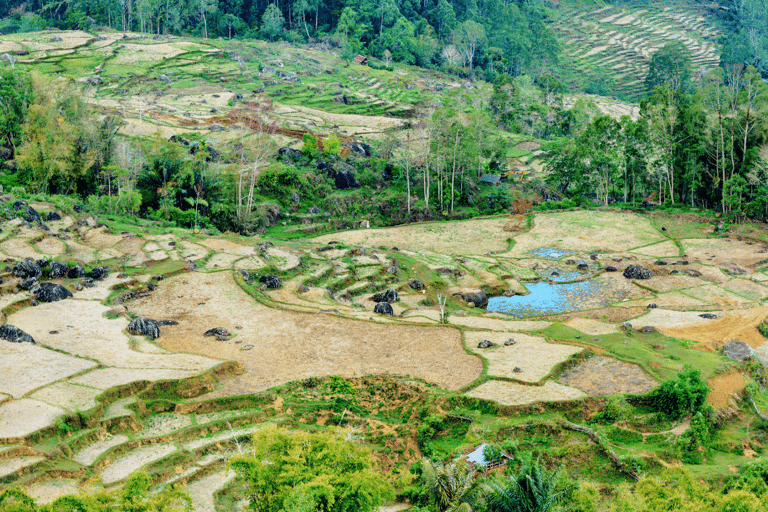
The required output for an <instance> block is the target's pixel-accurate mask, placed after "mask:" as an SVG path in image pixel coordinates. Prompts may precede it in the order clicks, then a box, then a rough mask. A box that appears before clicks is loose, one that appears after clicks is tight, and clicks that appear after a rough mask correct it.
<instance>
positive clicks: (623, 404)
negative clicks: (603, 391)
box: [593, 396, 633, 425]
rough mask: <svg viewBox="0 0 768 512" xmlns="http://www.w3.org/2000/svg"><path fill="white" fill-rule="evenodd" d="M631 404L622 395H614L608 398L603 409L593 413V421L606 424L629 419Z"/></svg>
mask: <svg viewBox="0 0 768 512" xmlns="http://www.w3.org/2000/svg"><path fill="white" fill-rule="evenodd" d="M632 412H633V409H632V406H631V405H629V404H628V403H627V401H626V399H625V398H624V397H623V396H615V397H611V398H609V399H608V401H607V402H606V403H605V405H604V406H603V410H602V411H600V412H599V413H597V414H595V416H594V418H593V419H594V421H596V422H597V423H601V424H603V425H607V424H609V423H615V422H617V421H621V420H626V419H629V418H630V417H631V416H632Z"/></svg>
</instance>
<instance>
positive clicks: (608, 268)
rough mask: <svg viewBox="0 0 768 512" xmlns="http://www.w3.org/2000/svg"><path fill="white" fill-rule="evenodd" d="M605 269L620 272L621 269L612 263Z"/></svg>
mask: <svg viewBox="0 0 768 512" xmlns="http://www.w3.org/2000/svg"><path fill="white" fill-rule="evenodd" d="M605 271H606V272H618V271H619V269H617V268H616V267H614V266H612V265H608V266H607V267H605Z"/></svg>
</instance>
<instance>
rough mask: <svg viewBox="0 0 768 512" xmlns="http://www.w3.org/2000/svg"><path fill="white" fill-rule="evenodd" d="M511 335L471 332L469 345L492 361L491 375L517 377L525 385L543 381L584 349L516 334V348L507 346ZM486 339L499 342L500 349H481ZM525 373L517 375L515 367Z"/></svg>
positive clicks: (489, 371) (490, 362) (489, 372)
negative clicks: (560, 365)
mask: <svg viewBox="0 0 768 512" xmlns="http://www.w3.org/2000/svg"><path fill="white" fill-rule="evenodd" d="M509 338H510V336H509V335H508V334H499V333H487V332H470V333H467V334H466V339H467V345H468V346H469V347H471V349H472V351H473V352H475V353H476V354H482V355H483V356H484V357H485V358H486V359H487V360H488V375H491V376H494V377H506V378H514V379H516V380H520V381H524V382H539V381H541V379H543V378H545V377H546V376H547V375H549V373H550V372H551V371H552V368H553V367H554V366H555V365H556V364H558V363H560V362H562V361H565V360H566V359H568V358H569V357H570V356H572V355H573V354H576V353H578V352H581V350H582V349H581V348H577V347H574V346H571V345H559V344H557V343H547V342H546V341H545V340H544V338H540V337H536V336H529V335H527V334H515V335H514V336H512V338H513V339H514V341H515V343H514V345H504V342H505V341H506V340H508V339H509ZM482 340H489V341H491V342H493V343H495V344H496V345H497V346H496V347H491V348H487V349H481V348H477V344H478V343H480V341H482ZM516 367H517V368H519V369H520V370H521V371H519V372H514V371H513V370H514V369H515V368H516Z"/></svg>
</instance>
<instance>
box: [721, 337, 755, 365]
mask: <svg viewBox="0 0 768 512" xmlns="http://www.w3.org/2000/svg"><path fill="white" fill-rule="evenodd" d="M723 354H725V355H726V357H728V358H729V359H733V360H734V361H738V362H741V361H743V360H745V359H747V358H748V357H752V356H753V355H755V349H753V348H752V347H750V346H749V345H747V344H746V343H744V342H743V341H739V340H731V341H729V342H728V343H726V344H725V345H723Z"/></svg>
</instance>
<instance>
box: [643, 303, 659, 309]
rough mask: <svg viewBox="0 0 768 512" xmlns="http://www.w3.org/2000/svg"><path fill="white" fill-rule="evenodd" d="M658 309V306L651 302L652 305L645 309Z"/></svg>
mask: <svg viewBox="0 0 768 512" xmlns="http://www.w3.org/2000/svg"><path fill="white" fill-rule="evenodd" d="M657 307H658V306H657V305H656V304H655V303H653V302H651V303H650V304H648V305H647V306H646V307H645V308H646V309H656V308H657Z"/></svg>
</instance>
